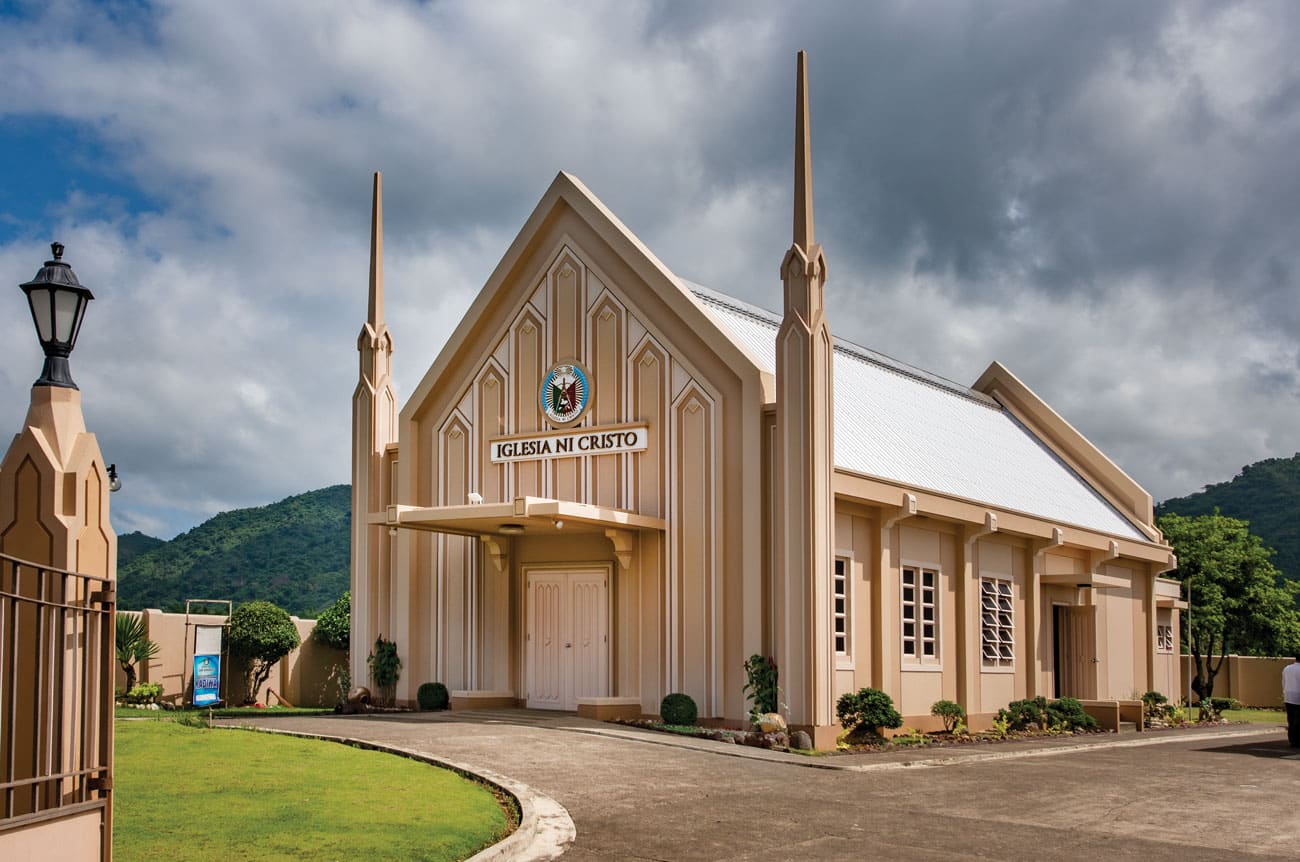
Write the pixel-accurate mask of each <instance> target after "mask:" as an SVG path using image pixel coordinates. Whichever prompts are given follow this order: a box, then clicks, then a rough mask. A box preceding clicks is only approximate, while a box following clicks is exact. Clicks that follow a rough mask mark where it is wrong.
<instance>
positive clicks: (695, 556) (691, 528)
mask: <svg viewBox="0 0 1300 862" xmlns="http://www.w3.org/2000/svg"><path fill="white" fill-rule="evenodd" d="M714 414H715V410H714V405H713V399H712V398H710V397H709V396H708V395H707V394H706V393H705V392H704V391H703V390H702V389H700V388H699V387H698V386H696V385H691V386H688V387H687V388H686V390H684V391H683V392H682V395H681V397H680V398H678V399H677V400H676V401H675V402H674V404H673V409H672V431H671V433H672V440H673V453H672V454H671V455H670V459H669V460H670V463H671V465H672V470H671V473H672V493H671V495H670V497H671V503H670V506H671V515H670V523H671V527H670V533H671V539H670V544H671V561H670V576H669V579H668V580H669V596H668V610H669V615H668V616H669V627H668V631H669V638H668V641H669V648H670V650H671V654H670V657H671V662H670V669H671V674H672V678H670V680H669V686H670V687H672V688H674V689H675V690H681V691H684V692H686V693H687V694H689V695H691V696H692V697H694V698H695V699H696V701H697V702H698V703H699V704H700V707H701V714H702V715H709V716H711V715H715V714H717V711H718V707H719V704H717V703H715V695H716V691H715V686H716V683H717V679H716V677H717V672H716V662H717V659H718V652H719V643H718V636H719V634H720V633H719V632H718V626H717V624H716V623H717V621H716V619H715V611H716V605H717V577H718V571H717V570H718V566H717V558H716V557H717V553H716V552H717V544H716V534H717V533H716V531H717V523H716V505H715V500H714V493H715V486H716V476H715V468H716V461H717V458H716V452H715V451H714V450H715V445H716V442H715V441H716V439H717V436H716V429H715V427H714Z"/></svg>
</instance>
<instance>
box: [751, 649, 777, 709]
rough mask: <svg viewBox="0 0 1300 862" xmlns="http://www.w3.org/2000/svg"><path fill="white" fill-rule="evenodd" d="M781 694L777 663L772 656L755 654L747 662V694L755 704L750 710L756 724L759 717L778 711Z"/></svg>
mask: <svg viewBox="0 0 1300 862" xmlns="http://www.w3.org/2000/svg"><path fill="white" fill-rule="evenodd" d="M780 692H781V689H780V688H779V687H778V686H777V671H776V661H775V660H774V659H773V658H772V657H771V656H763V655H759V654H758V653H754V654H753V655H752V656H750V657H749V661H747V662H745V694H747V695H749V698H750V700H752V701H753V702H754V705H753V706H752V707H751V708H750V710H749V715H750V718H751V719H752V720H753V721H754V723H756V724H757V723H758V717H759V716H761V715H764V714H766V713H769V712H776V711H777V709H778V707H779V704H778V702H777V701H778V699H779V697H780Z"/></svg>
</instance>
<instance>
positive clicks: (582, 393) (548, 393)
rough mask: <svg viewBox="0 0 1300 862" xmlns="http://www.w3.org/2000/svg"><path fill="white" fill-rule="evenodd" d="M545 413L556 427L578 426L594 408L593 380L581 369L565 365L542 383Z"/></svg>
mask: <svg viewBox="0 0 1300 862" xmlns="http://www.w3.org/2000/svg"><path fill="white" fill-rule="evenodd" d="M540 394H541V403H542V412H543V413H544V414H546V418H547V419H549V420H551V422H553V423H554V424H556V425H569V424H571V423H573V422H577V421H578V419H580V418H581V417H582V414H583V413H585V412H587V407H588V405H590V404H591V380H590V378H588V377H587V372H586V371H585V370H584V369H583V368H582V366H581V365H577V364H576V363H565V364H562V365H557V366H555V367H554V368H552V369H551V370H550V373H548V374H547V375H546V378H545V379H544V380H542V391H541V393H540Z"/></svg>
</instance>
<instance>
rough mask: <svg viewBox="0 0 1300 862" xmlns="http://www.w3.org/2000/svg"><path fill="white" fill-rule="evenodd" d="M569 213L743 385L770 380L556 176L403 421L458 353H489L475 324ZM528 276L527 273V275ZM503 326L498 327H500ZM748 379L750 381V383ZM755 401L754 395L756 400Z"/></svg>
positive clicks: (627, 233) (571, 181) (583, 193)
mask: <svg viewBox="0 0 1300 862" xmlns="http://www.w3.org/2000/svg"><path fill="white" fill-rule="evenodd" d="M565 212H569V213H572V214H573V215H574V216H575V217H576V218H578V219H580V220H581V222H582V223H583V224H585V225H586V226H587V227H589V228H590V229H591V230H592V231H593V232H594V233H595V234H596V236H597V237H598V239H599V241H600V242H602V243H604V244H605V245H607V246H608V248H609V249H610V251H611V253H612V254H614V255H616V256H617V257H618V258H619V260H621V261H622V262H623V263H624V264H626V265H627V266H628V267H629V269H631V271H632V272H633V273H634V275H635V276H636V277H637V278H638V279H639V280H640V282H641V283H643V284H644V285H645V286H646V287H647V288H648V289H649V291H650V292H651V294H653V295H654V296H656V297H657V298H658V299H660V300H661V301H663V302H664V304H665V305H667V306H668V307H669V308H670V309H671V310H672V311H673V313H675V314H677V315H679V316H680V317H681V319H682V320H683V322H684V323H685V325H686V327H687V328H688V329H689V330H690V331H692V332H696V333H699V334H700V335H701V338H702V340H703V341H704V343H705V344H706V345H707V347H708V349H710V350H711V351H712V352H713V353H714V354H716V355H717V357H718V358H719V359H720V360H721V361H722V362H723V363H724V364H725V365H726V366H727V367H728V368H730V369H731V370H732V371H733V372H734V373H735V374H736V375H737V376H738V377H740V378H742V381H743V382H744V384H745V385H746V386H750V387H752V388H753V389H755V390H760V389H761V388H762V387H763V386H764V385H765V384H770V379H769V380H764V379H763V375H762V374H761V373H759V372H758V366H757V365H756V363H755V362H754V358H753V357H752V356H749V355H747V354H746V352H745V351H744V349H743V348H741V347H740V346H739V345H737V344H736V343H735V342H734V341H733V340H731V339H728V338H714V337H712V336H711V333H710V330H712V329H714V328H715V327H716V322H715V321H714V320H713V318H712V317H711V316H710V315H709V314H708V313H707V312H706V311H705V310H704V309H702V308H701V307H700V305H699V304H698V303H697V302H696V301H695V298H694V297H693V296H692V294H691V292H690V290H689V289H687V288H686V287H684V286H683V284H682V282H681V280H680V279H678V278H677V276H675V275H674V274H673V273H672V272H671V271H670V270H669V269H668V267H666V266H664V264H663V263H662V262H661V261H660V260H659V258H657V257H655V255H654V253H653V252H651V251H650V249H649V248H647V247H646V245H645V243H643V242H641V240H640V238H639V237H637V236H636V235H635V234H634V233H632V231H631V230H630V229H628V227H627V226H626V225H624V224H623V222H622V221H620V220H619V219H618V217H617V216H615V215H614V213H613V212H611V211H610V209H609V208H608V207H607V206H605V204H604V203H603V202H602V201H601V200H600V199H599V198H597V197H596V195H595V194H593V193H592V192H591V190H590V189H588V188H587V187H586V186H585V185H583V183H582V181H581V180H579V179H578V178H577V177H575V176H573V175H572V174H569V173H566V172H564V171H560V172H559V173H558V174H556V176H555V179H554V180H552V181H551V185H550V187H548V188H547V190H546V193H545V194H544V195H542V198H541V200H540V201H538V202H537V206H536V207H534V208H533V211H532V213H531V214H530V215H529V217H528V220H527V221H526V222H524V226H523V227H522V228H520V230H519V233H518V234H517V235H516V236H515V239H514V241H513V242H512V243H511V244H510V247H509V248H508V249H506V253H505V255H504V256H503V257H502V258H501V260H500V262H498V263H497V265H496V268H495V269H494V270H493V271H492V274H491V275H490V276H488V280H487V282H486V283H485V284H484V285H483V287H482V289H481V290H479V293H478V295H477V296H476V297H475V298H474V300H473V302H471V303H470V307H469V308H468V309H467V310H466V312H465V315H464V317H463V318H462V319H461V322H460V323H459V324H458V325H457V326H456V328H455V329H454V330H452V333H451V336H450V337H449V338H448V339H447V341H446V343H445V344H444V345H443V346H442V350H440V351H439V352H438V355H437V357H436V358H435V359H434V361H433V364H432V365H430V366H429V369H428V370H427V371H426V372H425V373H424V376H423V377H422V378H421V379H420V382H419V384H418V385H417V386H416V387H415V390H414V391H413V392H412V393H411V396H410V397H409V398H408V399H407V400H406V402H405V404H404V405H403V407H402V410H401V418H402V421H403V422H406V421H409V420H411V419H413V418H414V417H415V415H416V414H417V413H418V412H419V411H421V410H423V409H424V408H425V406H426V405H427V404H428V399H429V396H430V393H431V392H432V391H433V390H434V388H435V387H436V386H437V385H438V382H439V380H440V379H442V378H443V376H444V374H446V372H447V369H448V368H449V367H450V366H451V364H452V363H453V362H454V361H455V360H456V358H457V356H459V355H460V354H461V353H462V352H463V351H469V350H475V351H476V353H477V354H478V355H484V356H486V355H487V354H488V353H490V352H491V351H490V348H489V347H488V346H487V345H488V343H493V344H494V343H495V342H496V340H497V339H499V338H500V337H501V335H502V333H501V332H493V333H490V334H488V335H487V336H484V333H483V332H481V331H480V327H479V326H478V325H477V324H478V322H479V321H482V320H484V319H487V318H490V317H491V316H492V315H491V312H492V310H493V308H494V306H496V305H497V304H499V303H500V302H502V301H503V299H502V297H503V294H504V293H505V290H504V288H505V286H506V285H507V284H509V283H510V282H511V281H512V279H515V278H517V277H518V276H519V272H518V271H517V270H518V268H519V267H520V266H521V265H522V264H521V262H522V261H525V260H526V259H527V258H528V256H529V253H530V251H534V250H535V246H536V244H537V243H538V242H539V237H541V236H542V235H544V234H545V233H546V232H547V226H548V225H549V224H552V223H553V220H555V219H558V218H559V217H560V216H561V215H562V214H563V213H565ZM529 277H531V274H530V275H529ZM504 325H505V324H504V323H502V326H504ZM475 337H479V338H484V337H486V338H487V341H484V342H483V343H479V344H477V345H473V344H471V340H472V338H475ZM751 377H752V378H753V379H750V378H751ZM756 397H757V396H756Z"/></svg>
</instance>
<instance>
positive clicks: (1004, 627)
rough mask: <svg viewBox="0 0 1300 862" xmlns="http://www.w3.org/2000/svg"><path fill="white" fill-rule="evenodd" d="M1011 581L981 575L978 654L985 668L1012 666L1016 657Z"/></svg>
mask: <svg viewBox="0 0 1300 862" xmlns="http://www.w3.org/2000/svg"><path fill="white" fill-rule="evenodd" d="M1014 613H1015V612H1014V610H1013V608H1012V604H1011V582H1010V581H1006V580H1003V579H1001V578H980V654H981V656H982V657H983V660H984V667H1011V666H1012V665H1013V664H1014V663H1015V659H1016V627H1015V623H1014V619H1015V618H1014Z"/></svg>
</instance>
